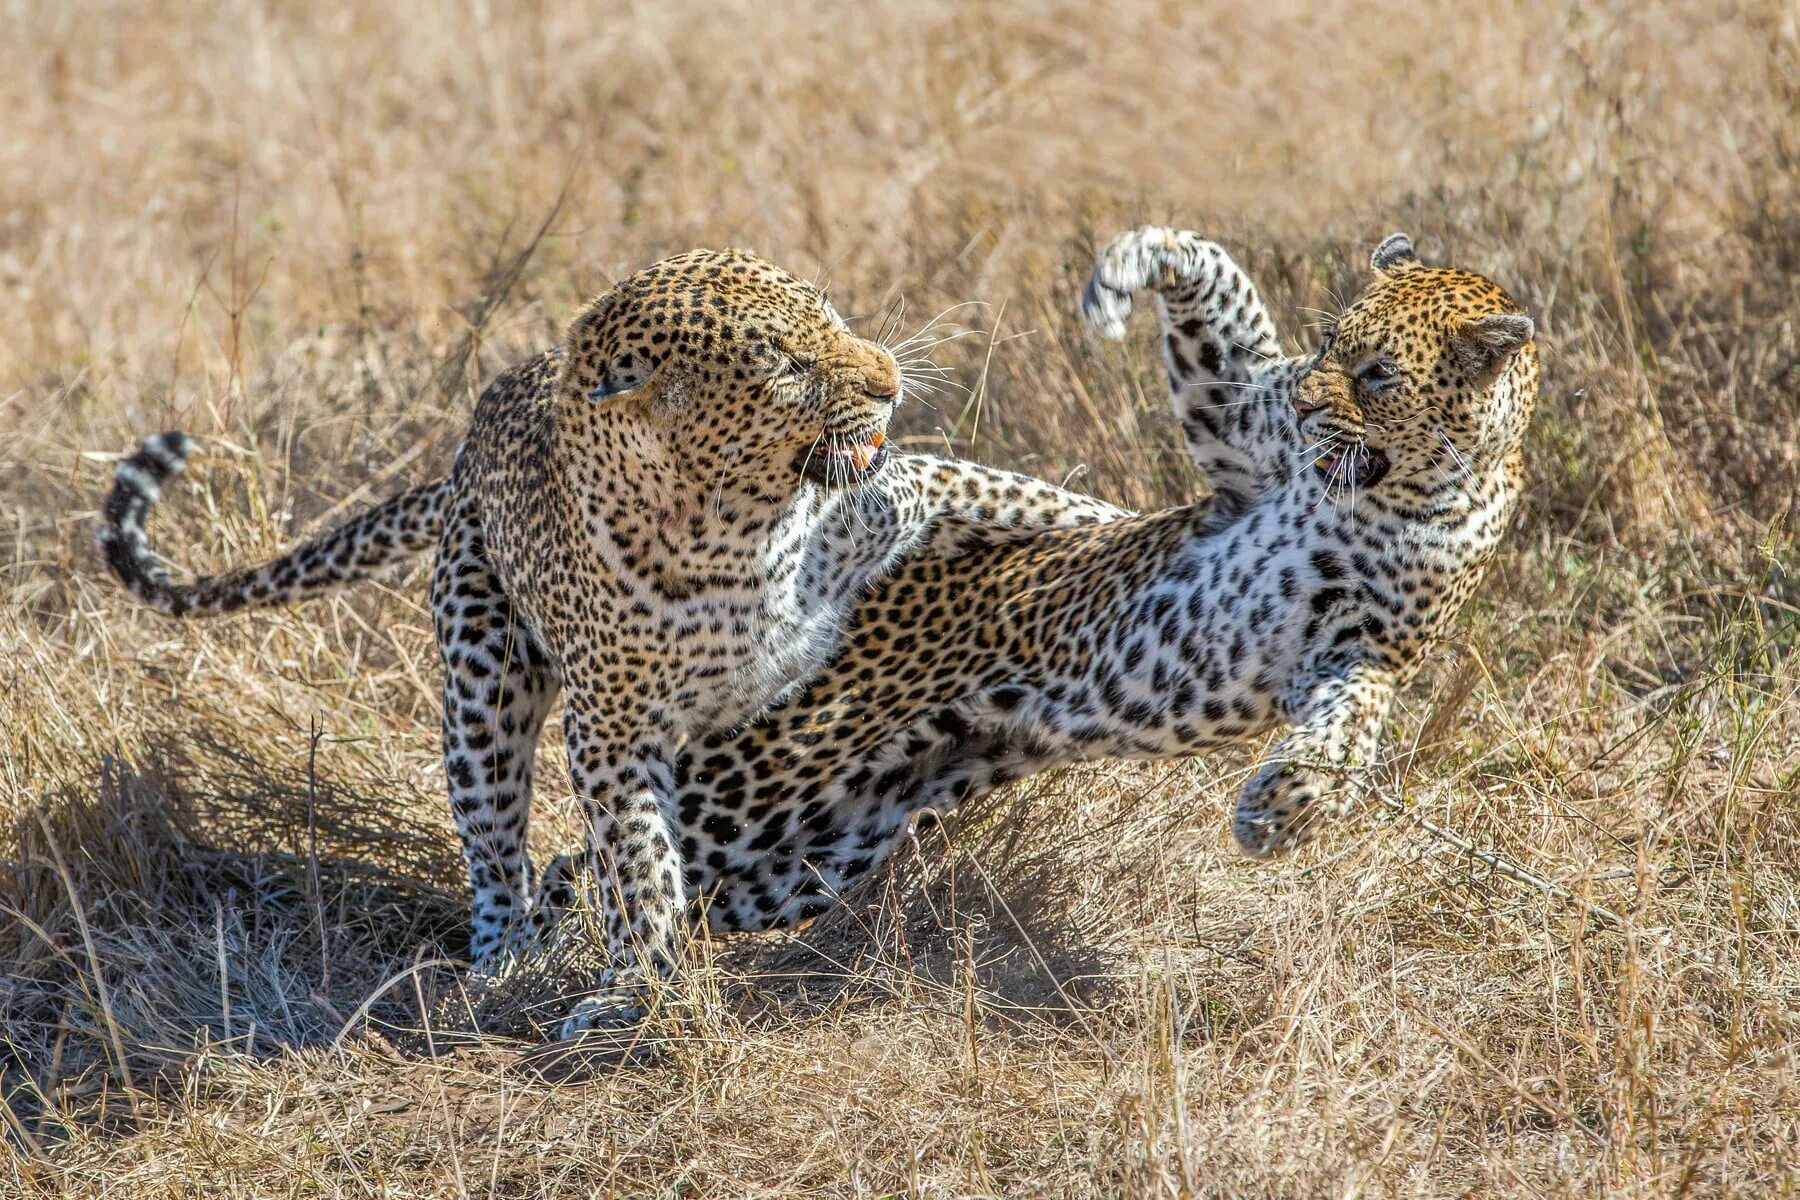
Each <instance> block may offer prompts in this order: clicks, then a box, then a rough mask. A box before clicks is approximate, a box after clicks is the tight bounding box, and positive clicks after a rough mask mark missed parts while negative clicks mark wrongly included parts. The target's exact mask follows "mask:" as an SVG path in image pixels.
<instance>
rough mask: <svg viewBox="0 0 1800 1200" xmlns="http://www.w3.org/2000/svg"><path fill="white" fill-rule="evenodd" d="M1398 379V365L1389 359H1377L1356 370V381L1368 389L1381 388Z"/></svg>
mask: <svg viewBox="0 0 1800 1200" xmlns="http://www.w3.org/2000/svg"><path fill="white" fill-rule="evenodd" d="M1399 378H1400V364H1399V363H1397V362H1395V361H1394V360H1393V359H1391V358H1377V359H1372V360H1371V361H1369V362H1366V363H1364V364H1363V365H1362V366H1361V367H1359V368H1358V369H1357V372H1356V380H1357V382H1358V383H1361V384H1363V385H1364V386H1365V387H1369V388H1382V387H1386V386H1387V385H1388V384H1390V383H1393V382H1394V381H1395V380H1396V379H1399Z"/></svg>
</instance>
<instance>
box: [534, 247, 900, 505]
mask: <svg viewBox="0 0 1800 1200" xmlns="http://www.w3.org/2000/svg"><path fill="white" fill-rule="evenodd" d="M563 349H564V359H563V366H562V368H561V376H560V378H559V380H558V393H559V403H560V404H564V405H570V406H577V407H578V406H583V405H588V406H597V407H599V408H601V409H604V410H606V411H608V412H609V413H611V414H615V415H618V416H620V417H622V418H623V419H624V420H626V421H628V422H633V423H636V424H638V425H641V426H642V427H643V428H644V429H645V430H649V431H653V432H654V433H655V435H656V436H658V437H659V438H660V439H661V441H662V443H663V445H664V446H665V447H666V448H667V451H668V452H667V453H665V454H663V455H662V456H661V457H662V458H663V459H664V460H665V461H667V462H668V463H669V464H670V469H671V470H674V471H676V472H679V473H681V474H682V475H684V476H687V477H689V478H690V479H691V480H692V481H693V482H695V483H696V484H698V485H699V486H713V485H714V484H716V483H717V482H719V481H722V480H727V479H730V478H732V477H739V478H745V479H757V480H769V479H771V478H773V479H774V480H775V481H777V482H781V481H789V482H791V483H793V484H795V485H797V484H798V482H799V480H800V479H801V478H806V479H810V480H813V481H814V482H817V483H820V484H823V485H825V486H827V487H852V486H856V485H859V484H862V483H865V482H867V481H868V480H870V479H872V478H874V476H875V475H876V473H877V472H879V471H880V470H881V468H882V466H883V465H884V464H885V463H886V462H887V459H888V451H887V449H886V446H885V442H886V437H887V426H888V421H889V419H890V418H891V417H892V415H893V412H894V408H895V406H896V405H897V404H898V403H899V402H900V399H901V395H902V390H903V379H902V374H901V371H900V367H899V365H898V364H897V363H896V361H895V359H894V356H893V354H891V353H890V352H889V351H888V350H887V349H885V348H884V347H882V346H879V345H877V344H875V343H874V342H870V341H868V340H865V339H863V338H860V337H858V336H856V335H855V334H854V333H852V332H851V331H850V328H849V326H848V325H847V324H846V323H845V322H844V319H843V318H842V317H840V316H839V315H838V313H837V312H836V310H834V309H833V308H832V306H831V304H830V303H829V302H828V301H827V300H826V299H825V295H824V293H823V292H821V291H820V290H819V289H818V288H817V287H814V286H813V285H812V284H810V283H806V282H804V281H802V280H800V279H796V278H795V277H794V276H792V275H789V274H788V273H787V272H786V271H784V270H782V269H781V268H780V267H777V266H775V265H774V264H773V263H770V262H767V261H765V260H763V259H761V258H758V257H757V256H756V255H754V254H751V253H749V252H747V251H744V250H692V251H689V252H688V253H686V254H678V255H675V256H674V257H672V258H666V259H663V260H662V261H661V262H658V263H655V264H653V265H651V266H649V267H646V268H644V269H643V270H641V271H639V272H637V273H636V274H634V275H631V276H630V277H628V278H626V279H624V280H621V281H620V282H619V283H618V284H617V285H616V286H615V287H613V289H612V290H611V291H609V292H607V293H605V294H604V295H602V296H600V297H598V298H596V299H595V300H594V301H592V302H591V303H590V304H588V305H587V307H586V308H584V309H583V310H582V312H581V313H580V314H579V315H578V316H577V317H576V318H575V320H574V322H573V323H572V324H571V325H570V327H569V330H568V333H567V335H566V337H565V339H564V346H563Z"/></svg>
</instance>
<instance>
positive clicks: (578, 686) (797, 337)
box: [99, 250, 1121, 1032]
mask: <svg viewBox="0 0 1800 1200" xmlns="http://www.w3.org/2000/svg"><path fill="white" fill-rule="evenodd" d="M903 384H904V381H903V378H902V375H901V371H900V367H899V364H898V363H897V362H896V361H895V359H894V356H893V354H892V353H890V352H889V351H888V350H887V349H886V348H884V347H881V346H878V345H875V344H874V343H872V342H869V341H866V340H864V339H862V338H859V337H857V336H855V335H854V334H852V333H851V332H850V330H849V328H848V326H846V325H845V323H844V321H843V320H842V319H841V318H840V317H839V316H838V314H837V313H836V312H835V311H834V310H833V309H832V307H831V306H830V305H829V304H828V303H826V301H825V298H824V296H823V295H822V294H821V293H820V291H819V290H818V289H817V288H815V287H813V286H812V285H810V284H807V283H804V282H802V281H800V280H798V279H795V278H794V277H792V276H790V275H788V274H787V273H786V272H785V271H782V270H781V269H780V268H778V267H776V266H774V265H773V264H771V263H768V262H764V261H763V260H761V259H759V258H757V257H755V256H754V255H751V254H747V253H744V252H742V251H704V250H702V251H693V252H691V253H688V254H683V255H679V256H677V257H675V258H671V259H666V260H664V261H663V262H660V263H657V264H655V265H654V266H651V267H648V268H646V269H645V270H643V271H640V272H638V273H637V274H635V275H633V276H631V277H629V278H628V279H625V280H623V281H622V282H620V283H619V285H618V286H617V287H615V288H613V290H612V291H610V292H608V293H607V294H605V295H603V296H601V297H599V298H598V299H596V300H595V301H594V302H593V303H592V304H590V305H589V306H588V307H587V308H586V309H585V310H583V312H582V313H581V314H580V315H579V316H577V317H576V319H575V321H574V323H573V324H572V325H571V326H570V328H569V331H568V334H567V337H566V338H565V340H564V344H563V346H562V348H561V349H560V350H557V351H552V352H550V353H547V354H543V355H540V356H538V357H537V358H535V359H532V360H530V361H528V362H526V363H524V364H522V365H520V366H518V367H515V368H513V369H512V370H510V371H507V372H505V373H504V374H502V375H501V376H500V377H499V378H497V379H496V380H495V381H494V382H493V383H492V384H491V385H489V387H488V388H487V390H486V391H485V392H484V393H483V394H482V397H481V401H480V403H479V404H478V405H477V407H476V411H475V418H474V422H473V424H472V426H471V428H470V432H469V436H468V439H467V441H466V443H465V444H464V446H463V448H462V450H461V452H460V453H459V454H458V456H457V460H456V465H455V467H454V468H453V470H452V471H451V474H450V476H449V477H448V478H447V479H443V480H438V481H436V482H433V483H429V484H425V485H423V486H421V487H418V488H414V489H413V490H411V491H409V492H406V493H404V494H403V495H400V496H397V497H395V498H394V499H392V500H389V501H387V502H385V503H384V504H381V505H379V506H377V507H376V508H374V509H371V510H370V511H369V512H367V513H364V514H363V515H361V516H359V517H357V518H355V519H354V520H352V521H351V522H350V523H348V524H347V525H345V526H343V527H341V528H339V529H337V530H335V531H333V532H331V533H329V534H326V535H325V536H323V537H321V538H318V539H316V540H314V541H313V542H311V543H308V544H307V545H305V546H302V547H300V548H299V549H296V550H294V551H292V552H291V553H289V554H287V555H284V556H283V557H282V558H280V559H277V560H275V561H274V562H271V563H266V564H263V565H261V566H257V567H252V568H247V569H245V570H240V571H235V572H232V573H229V574H227V575H222V576H217V577H213V578H207V579H201V580H197V581H194V582H191V583H176V582H175V581H173V580H172V579H171V578H170V577H169V575H168V573H167V572H166V571H165V570H164V569H163V568H162V566H161V565H160V564H159V563H158V562H157V561H156V559H155V558H154V557H153V556H152V555H151V553H150V550H149V545H148V542H147V540H146V537H145V534H144V528H143V522H144V519H145V517H146V515H147V513H148V511H149V509H150V506H151V505H152V504H153V503H154V502H155V500H156V498H157V496H158V494H159V492H160V489H161V487H162V485H163V484H164V483H165V482H166V481H167V479H168V478H169V477H170V476H171V475H173V474H174V473H175V472H176V471H178V470H180V469H181V467H182V464H183V461H184V459H185V457H186V454H187V450H188V441H187V438H186V437H185V435H181V434H172V435H168V434H166V435H162V436H161V437H157V438H152V439H150V440H149V441H147V442H146V443H145V444H144V445H143V447H142V448H141V449H140V450H139V451H138V453H136V454H135V455H133V456H131V457H130V458H128V459H126V460H125V461H124V462H122V463H121V464H120V466H119V468H118V471H117V474H116V482H115V486H114V488H113V492H112V495H111V496H110V497H109V498H108V501H107V505H106V510H105V519H104V522H103V524H102V526H101V528H100V531H99V536H100V541H101V545H102V547H103V549H104V551H105V553H106V556H107V562H108V564H109V565H110V566H111V567H112V569H113V571H114V572H115V573H116V574H117V575H118V576H119V577H120V579H121V580H123V581H124V583H125V584H126V585H127V586H128V587H129V588H130V589H131V591H132V592H133V593H134V594H135V595H137V596H138V597H139V598H140V599H142V600H144V601H145V602H147V603H149V604H152V605H154V606H155V607H157V608H159V609H160V610H162V611H163V612H166V613H170V614H172V615H176V616H182V615H193V614H205V613H218V612H228V611H232V610H234V609H238V608H244V607H251V606H257V605H266V604H277V603H284V602H287V601H290V600H295V599H299V598H302V597H304V596H308V595H312V594H315V593H317V592H320V591H323V590H326V589H328V588H330V587H333V586H336V585H339V584H342V583H344V582H347V581H349V580H352V579H355V578H360V577H361V576H364V575H368V574H370V573H372V572H373V571H375V570H378V569H380V568H382V567H384V566H386V565H388V564H390V563H392V562H395V561H397V560H399V559H401V558H404V557H407V556H410V555H411V554H413V553H415V552H416V551H418V550H421V549H424V548H425V547H426V546H428V545H432V544H435V545H436V546H437V547H438V558H437V569H436V572H435V575H434V578H433V582H432V609H433V616H434V618H435V625H436V630H437V640H438V646H439V649H440V651H441V653H442V656H443V660H444V666H445V675H446V679H445V685H444V726H443V737H444V768H445V774H446V775H447V776H448V780H449V785H450V803H451V808H452V811H453V813H454V815H455V818H456V823H457V829H458V832H459V833H460V834H461V835H462V839H463V846H464V851H465V854H466V857H467V859H468V865H469V875H470V882H471V884H472V886H473V890H474V938H473V957H474V959H475V960H476V962H477V964H478V965H487V964H489V963H491V962H492V961H493V960H494V958H495V956H496V954H497V952H498V951H499V950H500V949H501V948H502V946H503V944H504V943H505V942H506V940H507V938H508V936H509V934H510V933H511V932H513V931H516V929H517V928H518V926H519V921H520V917H521V912H522V909H523V908H524V901H525V899H526V897H527V895H528V893H529V892H530V890H531V887H532V884H531V882H530V868H529V862H528V859H527V857H526V853H525V831H526V823H527V819H528V817H529V814H530V807H531V765H532V757H533V754H534V752H535V750H536V747H537V742H538V735H539V732H540V731H541V729H542V727H543V723H544V720H545V718H546V717H547V716H548V714H549V711H550V707H551V705H552V703H553V702H554V701H555V699H556V695H557V692H558V690H559V689H560V690H562V691H564V692H566V694H567V698H568V701H567V709H566V713H565V716H564V722H563V724H564V732H565V738H566V741H567V749H568V757H569V768H570V774H571V776H572V777H573V780H574V784H575V791H576V794H577V795H578V796H579V797H580V798H581V801H582V803H583V806H584V809H585V815H586V817H587V820H588V825H589V843H590V845H589V850H590V853H591V854H592V855H593V856H594V857H595V858H596V859H597V860H598V863H599V865H600V867H601V868H602V870H603V872H604V881H605V882H604V886H603V887H602V888H601V889H600V892H601V896H602V899H603V904H604V907H605V914H606V915H605V921H606V936H607V943H608V946H607V948H608V951H609V955H610V959H611V962H612V964H613V967H614V969H615V972H616V977H615V982H616V983H617V984H618V985H619V986H617V987H613V988H609V990H608V991H607V992H605V993H603V994H602V995H600V996H598V997H596V998H595V1000H594V1002H593V1003H591V1004H584V1005H581V1006H578V1007H577V1011H576V1014H575V1015H574V1016H573V1017H572V1018H571V1025H570V1031H571V1032H572V1031H573V1030H574V1029H575V1028H577V1027H579V1026H580V1025H582V1024H583V1023H585V1022H586V1021H588V1020H589V1019H593V1018H600V1017H606V1018H607V1019H612V1018H613V1017H615V1016H627V1017H628V1016H629V1014H630V1009H631V1007H632V1006H631V1004H630V999H631V995H630V993H631V992H632V991H634V990H635V987H636V985H637V984H639V983H640V982H641V980H639V979H637V978H636V976H637V975H638V974H639V973H641V972H642V971H645V970H654V971H658V972H668V971H670V970H672V969H673V968H674V966H675V965H676V960H677V958H678V957H679V949H680V944H679V938H678V934H679V926H680V915H681V913H682V910H683V908H684V904H685V901H686V898H687V897H686V893H685V892H684V890H683V883H682V880H683V873H684V870H685V868H686V867H687V866H688V864H686V863H684V862H683V861H682V860H681V858H680V845H679V841H680V839H679V838H678V837H677V836H676V833H675V829H674V822H673V820H672V815H673V813H674V801H673V795H672V789H673V787H674V779H675V772H676V766H675V763H676V761H677V757H678V754H679V752H680V751H681V749H682V747H683V746H684V745H687V744H689V742H690V739H693V738H698V737H703V736H705V735H707V734H709V733H713V732H715V731H718V730H721V729H725V728H729V727H731V726H734V725H738V724H741V723H743V722H744V721H746V720H748V719H750V718H751V717H753V716H755V715H756V714H757V713H758V712H759V711H760V710H761V709H763V708H764V707H766V706H767V705H768V704H770V703H772V702H773V701H775V700H776V699H778V698H779V697H780V696H781V694H782V693H783V692H785V691H788V690H791V689H792V688H793V687H794V686H795V685H797V684H798V683H800V682H802V681H803V680H804V679H805V678H806V677H807V676H808V675H810V674H811V673H812V671H813V670H814V669H815V668H816V667H817V665H818V664H819V663H820V662H822V661H823V660H824V659H825V658H826V657H828V656H829V655H830V654H831V653H832V651H833V650H834V648H835V647H836V646H837V644H838V638H839V631H840V627H841V625H842V622H843V620H844V619H845V617H846V615H847V614H848V612H849V611H850V609H851V606H852V605H853V604H855V602H856V601H857V600H858V599H859V598H860V597H861V596H862V594H863V592H864V591H865V589H866V588H867V586H868V584H869V582H870V580H871V579H873V578H875V577H876V576H878V575H879V574H880V573H882V572H883V571H885V570H887V569H888V568H889V567H890V565H891V564H892V563H893V562H895V561H896V560H897V559H898V558H899V557H900V556H901V555H903V554H905V553H907V552H908V551H909V550H912V549H914V548H915V547H917V546H919V545H920V543H921V541H922V540H923V539H925V538H926V537H927V535H928V534H929V535H930V537H931V539H932V541H931V546H930V548H929V549H927V550H925V551H923V552H924V553H950V552H954V551H955V550H956V549H957V548H959V547H962V546H966V545H971V544H984V543H986V542H990V541H993V540H996V539H1000V538H1004V537H1016V536H1021V534H1020V532H1019V531H1022V530H1025V529H1028V528H1032V527H1037V528H1043V527H1047V526H1071V525H1078V524H1083V523H1091V522H1094V521H1099V520H1105V519H1109V518H1112V517H1115V516H1119V515H1121V513H1120V510H1118V509H1116V508H1114V507H1112V506H1111V505H1108V504H1105V503H1103V502H1101V501H1098V500H1092V499H1089V498H1087V497H1083V496H1077V495H1073V494H1070V493H1067V492H1063V491H1060V490H1059V489H1057V488H1055V487H1052V486H1051V485H1049V484H1046V483H1041V482H1039V481H1038V480H1035V479H1028V478H1026V477H1024V476H1019V475H1012V474H1008V473H1006V472H1003V471H994V470H989V469H987V468H984V467H979V466H975V465H974V464H969V463H958V462H952V461H946V460H940V459H933V458H926V457H921V456H909V455H902V454H895V453H890V451H889V450H888V449H887V448H886V446H885V445H884V441H885V430H886V427H887V422H888V418H889V417H890V415H891V414H892V412H893V409H894V407H895V405H896V404H898V403H899V401H900V398H901V394H902V391H903ZM615 1000H619V1001H623V1002H622V1003H618V1004H615V1003H614V1001H615Z"/></svg>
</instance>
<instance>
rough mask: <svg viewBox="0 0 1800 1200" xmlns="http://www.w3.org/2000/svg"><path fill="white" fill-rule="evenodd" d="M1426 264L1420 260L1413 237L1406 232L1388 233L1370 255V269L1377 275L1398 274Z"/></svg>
mask: <svg viewBox="0 0 1800 1200" xmlns="http://www.w3.org/2000/svg"><path fill="white" fill-rule="evenodd" d="M1424 265H1425V264H1424V263H1422V262H1420V261H1419V252H1418V251H1417V250H1414V249H1413V244H1412V239H1411V238H1409V237H1407V236H1406V235H1405V234H1404V233H1390V234H1388V235H1387V236H1386V237H1385V238H1382V239H1381V245H1379V246H1377V247H1375V252H1374V253H1373V254H1371V255H1369V269H1370V270H1372V271H1374V272H1375V273H1376V274H1377V275H1398V274H1400V272H1402V271H1413V270H1417V269H1418V268H1420V267H1422V266H1424Z"/></svg>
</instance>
